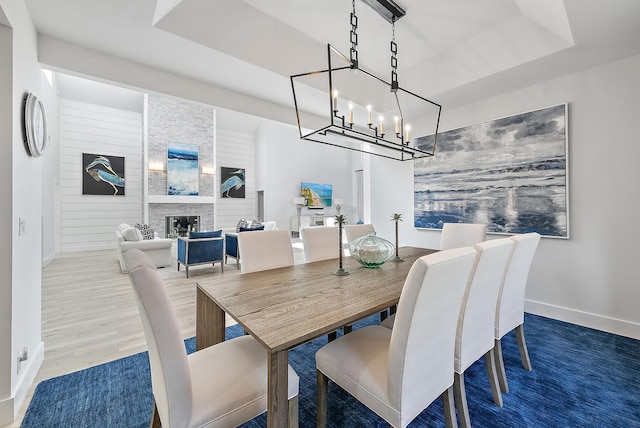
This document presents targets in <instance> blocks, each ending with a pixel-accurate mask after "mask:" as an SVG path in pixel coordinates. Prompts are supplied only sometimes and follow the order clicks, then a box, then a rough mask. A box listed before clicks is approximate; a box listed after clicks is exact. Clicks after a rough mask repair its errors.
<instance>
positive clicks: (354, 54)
mask: <svg viewBox="0 0 640 428" xmlns="http://www.w3.org/2000/svg"><path fill="white" fill-rule="evenodd" d="M351 6H352V8H353V10H352V12H351V37H350V39H351V49H349V59H350V60H351V68H354V69H357V68H358V33H357V30H358V16H357V15H356V1H355V0H351Z"/></svg>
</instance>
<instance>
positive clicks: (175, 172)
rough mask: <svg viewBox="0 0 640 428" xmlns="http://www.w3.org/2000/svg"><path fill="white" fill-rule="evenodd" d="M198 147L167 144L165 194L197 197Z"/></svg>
mask: <svg viewBox="0 0 640 428" xmlns="http://www.w3.org/2000/svg"><path fill="white" fill-rule="evenodd" d="M199 184H200V174H199V171H198V145H197V144H185V143H176V142H169V143H168V144H167V194H168V195H180V196H198V189H199Z"/></svg>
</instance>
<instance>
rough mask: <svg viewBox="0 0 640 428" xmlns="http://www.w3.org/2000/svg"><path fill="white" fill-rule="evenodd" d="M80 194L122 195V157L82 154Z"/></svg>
mask: <svg viewBox="0 0 640 428" xmlns="http://www.w3.org/2000/svg"><path fill="white" fill-rule="evenodd" d="M82 168H83V171H82V194H83V195H113V196H124V190H125V188H124V183H125V182H124V157H122V156H107V155H102V154H94V153H83V154H82Z"/></svg>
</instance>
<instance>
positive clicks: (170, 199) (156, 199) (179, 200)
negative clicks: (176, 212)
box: [147, 195, 216, 204]
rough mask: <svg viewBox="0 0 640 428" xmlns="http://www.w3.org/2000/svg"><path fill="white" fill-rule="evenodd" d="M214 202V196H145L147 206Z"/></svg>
mask: <svg viewBox="0 0 640 428" xmlns="http://www.w3.org/2000/svg"><path fill="white" fill-rule="evenodd" d="M215 202H216V198H215V196H169V195H148V196H147V203H149V204H214V203H215Z"/></svg>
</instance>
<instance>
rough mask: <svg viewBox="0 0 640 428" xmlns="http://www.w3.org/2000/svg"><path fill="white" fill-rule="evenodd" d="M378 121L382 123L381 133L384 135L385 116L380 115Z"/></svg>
mask: <svg viewBox="0 0 640 428" xmlns="http://www.w3.org/2000/svg"><path fill="white" fill-rule="evenodd" d="M378 120H379V121H380V133H381V134H384V116H382V115H380V117H379V118H378Z"/></svg>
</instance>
